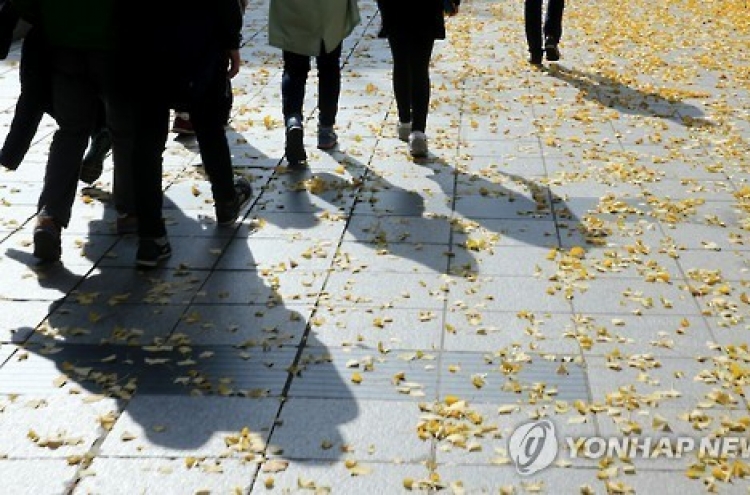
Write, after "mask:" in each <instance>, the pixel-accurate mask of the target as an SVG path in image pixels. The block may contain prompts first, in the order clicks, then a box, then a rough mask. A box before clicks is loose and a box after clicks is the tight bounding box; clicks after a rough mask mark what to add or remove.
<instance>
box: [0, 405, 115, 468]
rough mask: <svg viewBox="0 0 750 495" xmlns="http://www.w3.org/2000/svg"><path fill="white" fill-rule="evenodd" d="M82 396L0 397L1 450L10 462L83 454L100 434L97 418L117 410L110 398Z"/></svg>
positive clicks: (62, 457)
mask: <svg viewBox="0 0 750 495" xmlns="http://www.w3.org/2000/svg"><path fill="white" fill-rule="evenodd" d="M89 398H91V396H89V395H87V394H83V395H57V396H50V395H46V394H45V395H36V394H33V393H32V394H25V395H21V396H18V397H7V396H4V397H3V398H2V399H1V400H2V404H3V429H2V431H1V432H0V438H1V439H2V445H3V447H2V449H3V454H4V456H7V457H6V459H10V460H20V459H25V460H42V459H44V460H46V459H60V460H62V459H65V458H67V457H68V456H73V455H79V456H80V455H84V454H85V453H87V452H88V451H89V449H91V447H92V446H93V444H94V442H96V441H97V439H98V438H99V437H100V436H101V435H102V428H101V424H100V421H99V419H100V418H102V417H104V416H105V415H106V414H109V413H111V412H112V411H116V410H117V404H116V403H115V401H114V400H111V399H100V398H96V397H93V398H91V399H92V400H90V401H89V400H88V399H89Z"/></svg>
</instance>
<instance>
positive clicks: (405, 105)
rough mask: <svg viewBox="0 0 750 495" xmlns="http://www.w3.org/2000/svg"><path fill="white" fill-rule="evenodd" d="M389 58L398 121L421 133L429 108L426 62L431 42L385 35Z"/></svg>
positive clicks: (430, 40)
mask: <svg viewBox="0 0 750 495" xmlns="http://www.w3.org/2000/svg"><path fill="white" fill-rule="evenodd" d="M388 44H389V45H390V47H391V55H392V57H393V93H394V95H395V96H396V106H397V107H398V120H399V122H402V123H407V122H411V126H412V130H413V131H422V132H424V131H425V129H426V127H427V113H428V111H429V106H430V58H431V57H432V48H433V46H434V44H435V40H434V39H433V38H432V37H427V36H411V35H409V34H401V33H399V34H393V33H388Z"/></svg>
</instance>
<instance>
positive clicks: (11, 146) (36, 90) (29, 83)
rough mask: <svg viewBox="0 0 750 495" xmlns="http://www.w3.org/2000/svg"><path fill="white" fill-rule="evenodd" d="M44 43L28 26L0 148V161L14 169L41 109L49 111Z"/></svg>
mask: <svg viewBox="0 0 750 495" xmlns="http://www.w3.org/2000/svg"><path fill="white" fill-rule="evenodd" d="M50 63H51V61H50V60H49V56H48V53H47V47H46V45H45V44H44V43H43V41H42V40H41V37H40V34H39V32H38V30H36V29H33V28H32V29H31V30H30V31H29V33H28V34H27V35H26V38H25V39H24V42H23V45H22V47H21V68H20V82H21V93H20V94H19V95H18V100H17V101H16V108H15V112H14V114H13V120H12V122H11V125H10V129H9V131H8V134H7V136H6V137H5V142H4V143H3V146H2V150H0V165H3V166H5V167H6V168H8V169H10V170H15V169H17V168H18V166H19V165H20V164H21V162H22V161H23V159H24V157H25V156H26V153H27V152H28V151H29V147H30V146H31V142H32V141H33V140H34V137H35V136H36V132H37V130H38V129H39V123H40V122H41V120H42V117H43V116H44V113H45V112H48V111H51V108H50V104H51V96H52V73H51V68H50Z"/></svg>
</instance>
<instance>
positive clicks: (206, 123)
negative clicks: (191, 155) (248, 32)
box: [133, 64, 235, 238]
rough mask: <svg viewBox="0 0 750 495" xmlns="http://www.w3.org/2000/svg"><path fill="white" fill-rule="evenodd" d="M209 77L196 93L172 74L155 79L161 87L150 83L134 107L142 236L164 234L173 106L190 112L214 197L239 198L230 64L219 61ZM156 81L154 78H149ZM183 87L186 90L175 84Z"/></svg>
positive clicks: (135, 166)
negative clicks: (229, 123)
mask: <svg viewBox="0 0 750 495" xmlns="http://www.w3.org/2000/svg"><path fill="white" fill-rule="evenodd" d="M215 67H216V69H215V70H212V71H211V74H209V75H208V78H207V80H206V81H203V82H202V83H201V84H199V85H197V86H198V87H200V88H201V89H200V91H199V92H197V93H192V92H191V91H190V90H188V89H187V88H185V85H184V84H183V82H182V81H179V80H174V79H173V78H171V77H170V74H162V75H163V77H160V78H157V80H158V81H159V83H158V86H157V85H154V86H149V88H150V89H148V92H147V93H144V95H145V96H144V97H143V98H141V99H140V100H139V103H138V105H137V107H136V121H135V123H136V132H135V153H134V162H133V174H134V177H135V178H136V181H135V195H136V198H137V203H136V213H137V215H138V235H139V236H140V237H141V238H155V237H162V236H164V235H166V233H167V231H166V227H165V225H164V221H163V219H162V208H163V206H164V197H163V192H162V191H163V189H162V154H163V153H164V149H165V145H166V141H167V136H168V133H169V117H170V110H171V109H174V108H179V109H180V110H181V111H186V112H189V113H190V121H191V122H192V124H193V129H194V130H195V137H196V139H197V141H198V147H199V149H200V155H201V160H202V161H203V167H204V169H205V171H206V175H207V176H208V179H209V181H210V183H211V192H212V194H213V199H214V201H217V202H219V201H231V200H233V199H234V197H235V190H234V171H233V169H232V156H231V152H230V149H229V142H228V141H227V136H226V131H225V130H224V126H225V124H226V109H225V106H226V101H227V98H229V96H228V95H227V94H226V92H227V91H228V90H231V86H229V85H228V84H227V79H226V69H225V68H224V66H223V65H220V64H215ZM151 82H154V81H151ZM176 88H182V90H179V89H176Z"/></svg>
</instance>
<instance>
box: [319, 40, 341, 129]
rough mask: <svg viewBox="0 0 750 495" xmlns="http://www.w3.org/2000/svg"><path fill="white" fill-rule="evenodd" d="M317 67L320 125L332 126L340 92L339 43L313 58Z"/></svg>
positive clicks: (334, 121)
mask: <svg viewBox="0 0 750 495" xmlns="http://www.w3.org/2000/svg"><path fill="white" fill-rule="evenodd" d="M315 63H316V67H317V69H318V112H319V114H320V117H319V119H318V120H319V122H320V125H321V126H322V127H333V125H334V124H335V123H336V113H337V112H338V108H339V96H340V94H341V43H339V45H338V46H337V47H336V48H334V49H333V51H332V52H330V53H322V54H321V55H320V56H318V57H316V59H315Z"/></svg>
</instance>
